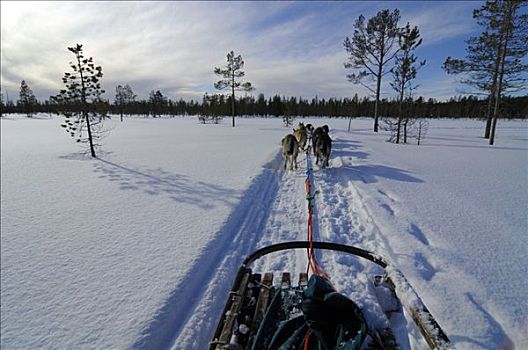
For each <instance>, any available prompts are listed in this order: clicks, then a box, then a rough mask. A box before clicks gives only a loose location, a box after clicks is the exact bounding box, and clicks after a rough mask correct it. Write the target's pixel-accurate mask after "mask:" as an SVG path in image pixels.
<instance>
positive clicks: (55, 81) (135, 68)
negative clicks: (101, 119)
mask: <svg viewBox="0 0 528 350" xmlns="http://www.w3.org/2000/svg"><path fill="white" fill-rule="evenodd" d="M455 4H456V5H455ZM400 5H401V6H400ZM394 6H398V7H402V14H406V15H405V16H406V17H405V18H409V20H410V21H411V22H412V23H413V24H418V25H420V26H423V28H421V29H422V30H421V31H422V35H423V36H424V47H425V46H426V42H427V41H430V43H429V44H427V45H430V47H431V48H434V47H435V45H436V43H438V42H441V41H445V40H448V39H450V38H451V39H452V38H454V37H457V36H460V35H462V34H463V33H465V32H466V31H467V30H469V29H470V28H471V24H470V23H469V22H472V19H471V18H464V17H463V16H462V15H460V13H458V12H457V7H458V6H459V5H458V3H452V2H451V3H440V4H437V3H433V4H427V5H423V4H422V3H394V4H392V3H364V2H357V3H356V2H207V3H204V2H6V1H2V2H1V39H2V41H1V46H2V47H1V61H2V62H1V63H2V68H1V84H2V90H5V89H7V90H8V91H9V93H10V95H11V96H12V95H13V94H16V93H17V92H18V89H19V86H20V81H21V80H22V79H25V80H26V81H27V83H28V84H29V85H30V87H31V88H32V89H33V91H34V92H35V94H36V95H37V97H38V98H39V99H47V98H48V97H49V96H50V95H54V94H56V93H57V92H58V90H59V89H60V88H61V78H62V75H63V73H64V72H65V71H67V69H68V62H69V61H71V60H72V58H73V56H72V54H71V53H70V52H68V51H67V47H68V46H72V45H75V44H76V43H81V44H83V47H84V49H85V54H86V55H88V56H93V57H94V60H95V63H96V64H98V65H101V66H102V67H103V73H104V77H103V79H102V85H103V87H104V88H105V89H106V90H107V93H106V97H107V98H110V99H113V96H114V94H115V93H114V89H115V86H116V85H118V84H121V85H122V84H129V85H131V86H132V88H133V89H134V92H135V93H136V94H137V95H138V96H139V98H147V97H148V94H149V92H150V91H151V90H158V89H159V90H161V91H162V92H163V93H164V94H165V95H167V96H169V97H171V98H173V99H178V98H181V97H183V98H185V99H191V98H193V99H195V100H196V99H201V96H202V95H203V93H204V92H205V91H209V92H211V91H214V88H213V83H214V81H216V80H217V79H218V77H216V76H215V75H214V73H213V68H214V67H215V66H223V65H225V64H226V59H225V57H226V54H227V52H228V51H230V50H234V51H235V53H237V54H242V56H243V59H244V61H245V63H246V65H245V71H246V77H247V80H248V81H251V82H252V83H253V84H254V85H255V86H256V88H257V90H256V91H255V94H258V93H264V94H266V96H270V95H273V94H275V93H280V94H283V95H291V96H303V97H306V98H311V97H313V96H315V95H318V96H320V97H331V96H338V97H347V96H353V94H354V93H356V92H357V93H358V94H359V95H360V96H364V95H366V91H365V89H363V88H361V87H360V86H354V85H352V84H351V83H349V82H348V81H347V80H346V77H345V75H346V71H345V69H344V68H343V62H345V60H346V53H345V51H344V49H343V40H344V38H345V37H346V36H347V35H348V36H349V35H351V34H352V30H353V28H352V24H353V21H354V20H355V19H356V18H357V16H358V15H359V14H360V13H364V14H365V16H367V17H370V16H372V15H374V14H375V13H376V12H377V11H378V10H379V9H381V8H384V7H394ZM460 6H462V5H460ZM462 7H464V9H465V11H466V12H467V11H468V8H469V5H467V4H463V6H462ZM440 10H444V13H445V15H443V16H436V13H438V12H439V11H440ZM405 20H407V19H405ZM425 38H428V39H427V40H425ZM424 53H425V54H432V55H436V54H438V53H435V52H434V51H430V52H429V51H427V50H426V51H424ZM424 74H425V70H424ZM424 85H425V84H424Z"/></svg>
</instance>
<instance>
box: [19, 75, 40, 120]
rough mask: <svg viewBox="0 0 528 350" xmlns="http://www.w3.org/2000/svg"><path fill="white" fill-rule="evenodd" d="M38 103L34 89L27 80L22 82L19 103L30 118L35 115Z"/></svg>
mask: <svg viewBox="0 0 528 350" xmlns="http://www.w3.org/2000/svg"><path fill="white" fill-rule="evenodd" d="M36 104H37V99H36V98H35V95H33V91H32V90H31V89H30V88H29V86H28V85H27V84H26V81H25V80H22V81H21V82H20V92H19V99H18V101H17V105H18V107H19V108H20V110H21V111H22V112H23V113H26V116H27V117H28V118H31V117H32V116H33V113H34V111H35V106H36Z"/></svg>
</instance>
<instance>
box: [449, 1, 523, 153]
mask: <svg viewBox="0 0 528 350" xmlns="http://www.w3.org/2000/svg"><path fill="white" fill-rule="evenodd" d="M525 6H526V2H522V1H514V0H498V1H487V2H486V3H485V4H484V5H483V6H482V7H481V8H479V9H477V10H475V11H473V18H474V19H475V20H476V21H477V23H478V24H479V25H480V26H481V27H483V31H482V33H481V34H480V35H479V36H477V37H471V38H469V39H468V40H467V41H466V43H467V48H466V52H467V54H466V58H465V59H454V58H451V57H448V58H447V59H446V61H445V62H444V65H443V68H444V69H445V70H446V71H447V73H448V74H462V75H463V76H464V78H463V79H462V83H464V84H468V85H470V86H472V87H475V88H477V90H480V91H482V92H484V93H485V94H486V95H487V96H488V103H487V110H486V129H485V132H484V137H486V138H489V139H490V140H489V143H490V145H492V144H493V143H494V137H495V127H496V124H497V118H498V115H499V113H500V112H501V110H500V107H501V100H502V99H503V96H504V95H505V94H506V93H507V92H512V91H518V90H520V89H526V82H527V79H526V72H527V71H528V65H527V64H525V63H523V62H522V59H523V58H524V57H525V56H526V54H527V53H528V45H526V42H527V41H528V14H526V13H524V14H521V13H520V12H521V11H520V9H521V7H525Z"/></svg>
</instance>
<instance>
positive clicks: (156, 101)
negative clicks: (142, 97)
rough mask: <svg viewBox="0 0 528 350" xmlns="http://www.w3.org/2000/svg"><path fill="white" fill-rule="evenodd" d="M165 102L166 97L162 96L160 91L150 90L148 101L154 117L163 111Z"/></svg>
mask: <svg viewBox="0 0 528 350" xmlns="http://www.w3.org/2000/svg"><path fill="white" fill-rule="evenodd" d="M167 102H168V101H167V97H165V96H163V94H162V93H161V91H159V90H156V91H154V90H152V91H151V92H150V95H149V100H148V103H149V107H150V111H151V112H152V116H153V117H154V118H156V116H159V117H161V114H162V113H163V112H164V110H165V107H166V106H167Z"/></svg>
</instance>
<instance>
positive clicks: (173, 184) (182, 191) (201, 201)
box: [94, 158, 240, 209]
mask: <svg viewBox="0 0 528 350" xmlns="http://www.w3.org/2000/svg"><path fill="white" fill-rule="evenodd" d="M97 160H98V162H96V163H94V164H95V165H94V166H95V170H94V171H95V172H98V173H101V175H100V176H99V177H100V178H103V179H107V180H109V181H112V182H115V183H117V184H118V185H119V188H120V189H121V190H131V191H143V192H144V193H147V194H149V195H153V196H155V195H161V194H165V195H168V196H169V198H170V199H172V200H174V201H176V202H178V203H185V204H191V205H195V206H197V207H200V208H202V209H211V208H213V207H214V206H215V203H222V204H225V205H228V206H230V207H233V206H234V203H235V202H236V198H237V197H238V196H239V195H240V192H239V191H236V190H233V189H228V188H225V187H222V186H219V185H215V184H211V183H206V182H203V181H194V180H193V179H192V178H191V177H189V176H186V175H181V174H172V173H169V172H167V171H164V170H163V169H161V168H158V169H154V170H153V169H145V170H143V169H141V170H140V169H134V168H130V167H126V166H123V165H120V164H116V163H113V162H110V161H108V160H104V159H101V158H97Z"/></svg>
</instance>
